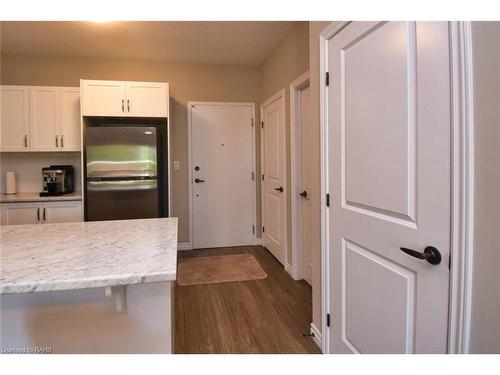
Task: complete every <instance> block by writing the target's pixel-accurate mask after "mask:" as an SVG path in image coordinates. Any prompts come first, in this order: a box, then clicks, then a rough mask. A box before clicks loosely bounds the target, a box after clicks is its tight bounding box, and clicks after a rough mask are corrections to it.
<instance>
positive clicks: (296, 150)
mask: <svg viewBox="0 0 500 375" xmlns="http://www.w3.org/2000/svg"><path fill="white" fill-rule="evenodd" d="M307 87H310V80H309V70H308V71H307V72H305V73H304V74H302V75H301V76H300V77H298V78H296V79H295V80H293V81H292V82H291V83H290V163H291V165H290V169H291V171H290V172H291V173H290V197H291V201H292V202H291V203H292V212H291V218H292V272H291V275H292V277H293V279H294V280H301V279H303V276H304V275H303V257H302V256H300V255H303V254H302V251H300V249H299V244H300V243H301V240H302V231H301V226H302V217H301V216H300V215H299V214H300V211H301V210H300V199H301V198H299V190H300V186H299V184H300V183H301V182H302V176H301V173H302V171H301V168H300V158H301V157H302V147H301V143H300V141H301V140H302V132H301V129H300V125H301V122H300V92H301V91H302V90H304V89H305V88H307Z"/></svg>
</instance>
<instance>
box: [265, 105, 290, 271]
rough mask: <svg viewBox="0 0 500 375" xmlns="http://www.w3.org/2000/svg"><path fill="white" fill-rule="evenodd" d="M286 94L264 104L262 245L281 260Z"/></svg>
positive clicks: (284, 227) (283, 245)
mask: <svg viewBox="0 0 500 375" xmlns="http://www.w3.org/2000/svg"><path fill="white" fill-rule="evenodd" d="M284 100H285V98H284V96H281V95H280V96H278V97H277V98H276V99H275V100H272V101H268V102H265V103H264V105H263V106H262V110H261V113H262V119H261V120H262V123H263V124H261V126H262V128H261V133H262V143H261V147H262V153H263V154H262V156H263V158H262V159H263V160H262V174H263V175H264V181H263V182H262V191H263V193H262V195H263V199H262V210H263V217H262V224H263V233H262V239H263V245H264V247H265V248H266V249H268V250H269V251H270V252H271V253H272V254H273V255H274V256H275V258H276V259H278V260H279V261H280V262H281V263H282V264H284V263H285V254H286V251H287V250H286V235H287V221H286V191H285V187H286V186H285V180H286V178H285V174H286V170H285V158H286V150H285V137H286V135H285V112H284Z"/></svg>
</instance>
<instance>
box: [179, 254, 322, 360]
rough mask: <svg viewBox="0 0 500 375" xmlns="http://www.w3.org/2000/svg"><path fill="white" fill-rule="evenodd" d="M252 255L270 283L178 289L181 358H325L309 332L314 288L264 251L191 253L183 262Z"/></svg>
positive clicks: (253, 282)
mask: <svg viewBox="0 0 500 375" xmlns="http://www.w3.org/2000/svg"><path fill="white" fill-rule="evenodd" d="M243 253H250V254H253V255H254V256H255V258H256V259H257V260H258V261H259V263H260V264H261V265H262V267H263V268H264V270H265V271H266V273H267V274H268V277H267V278H266V279H264V280H252V281H244V282H229V283H220V284H209V285H194V286H183V287H180V286H178V285H177V284H176V286H175V317H176V322H175V334H174V340H175V346H174V352H175V353H241V354H244V353H261V354H262V353H283V354H288V353H290V354H291V353H320V351H319V348H318V347H317V346H316V344H315V343H314V342H313V340H312V338H310V337H303V336H302V334H303V333H308V332H309V325H310V322H311V314H312V311H311V310H312V307H311V306H312V302H311V287H310V286H309V285H308V284H307V283H306V282H305V281H303V280H301V281H294V280H293V279H292V278H291V277H290V275H289V274H288V273H287V272H286V271H285V270H284V268H283V266H282V265H281V264H280V263H279V262H278V261H277V260H276V259H275V258H274V257H273V256H272V255H271V254H270V253H269V252H268V251H267V250H266V249H265V248H263V247H262V246H246V247H228V248H217V249H204V250H191V251H182V252H179V253H178V256H179V258H185V257H197V256H214V255H229V254H243Z"/></svg>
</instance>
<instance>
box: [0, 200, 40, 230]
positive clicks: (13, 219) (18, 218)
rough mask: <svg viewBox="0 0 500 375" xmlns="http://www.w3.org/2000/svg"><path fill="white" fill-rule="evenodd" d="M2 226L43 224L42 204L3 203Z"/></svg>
mask: <svg viewBox="0 0 500 375" xmlns="http://www.w3.org/2000/svg"><path fill="white" fill-rule="evenodd" d="M1 212H2V225H11V224H38V223H41V222H42V204H41V203H40V202H28V203H3V204H2V205H1Z"/></svg>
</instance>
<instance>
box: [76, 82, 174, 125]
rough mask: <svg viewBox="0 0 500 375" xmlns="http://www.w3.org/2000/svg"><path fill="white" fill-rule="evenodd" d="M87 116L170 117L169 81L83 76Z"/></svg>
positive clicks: (85, 114) (82, 94)
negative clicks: (86, 77)
mask: <svg viewBox="0 0 500 375" xmlns="http://www.w3.org/2000/svg"><path fill="white" fill-rule="evenodd" d="M80 87H81V97H82V114H83V116H130V117H168V83H160V82H128V81H91V80H81V82H80Z"/></svg>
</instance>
